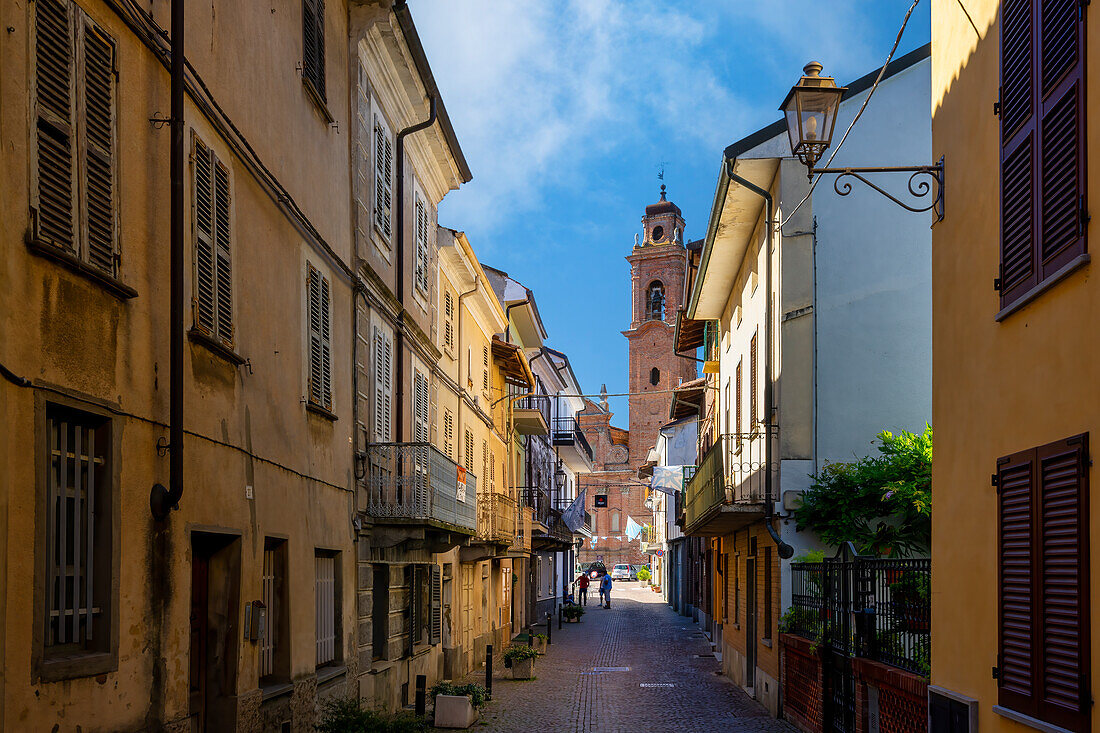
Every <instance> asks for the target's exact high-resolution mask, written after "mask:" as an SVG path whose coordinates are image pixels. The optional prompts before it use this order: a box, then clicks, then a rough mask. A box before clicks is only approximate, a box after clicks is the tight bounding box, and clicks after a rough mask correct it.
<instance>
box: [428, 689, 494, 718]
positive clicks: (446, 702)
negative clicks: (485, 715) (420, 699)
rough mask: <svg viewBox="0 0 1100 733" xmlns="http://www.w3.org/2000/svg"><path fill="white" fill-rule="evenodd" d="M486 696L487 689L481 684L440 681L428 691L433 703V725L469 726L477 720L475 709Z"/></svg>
mask: <svg viewBox="0 0 1100 733" xmlns="http://www.w3.org/2000/svg"><path fill="white" fill-rule="evenodd" d="M486 696H487V691H486V689H485V688H484V687H482V686H481V685H477V684H472V683H471V684H468V685H456V684H453V683H451V682H440V683H439V684H438V685H436V686H435V687H433V688H432V689H431V690H430V692H429V697H431V699H432V700H433V701H434V704H435V727H436V728H469V727H470V726H471V725H473V724H474V723H476V722H477V717H478V716H477V709H478V708H479V707H481V705H482V704H483V703H484V702H485V699H486Z"/></svg>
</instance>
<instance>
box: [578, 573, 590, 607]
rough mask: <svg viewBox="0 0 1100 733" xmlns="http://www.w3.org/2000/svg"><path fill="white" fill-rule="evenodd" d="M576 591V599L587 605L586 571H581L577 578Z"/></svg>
mask: <svg viewBox="0 0 1100 733" xmlns="http://www.w3.org/2000/svg"><path fill="white" fill-rule="evenodd" d="M577 591H578V595H579V596H580V598H579V599H578V600H579V601H580V602H581V604H582V605H585V606H587V605H588V573H581V575H580V577H579V578H577Z"/></svg>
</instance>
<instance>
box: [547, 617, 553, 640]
mask: <svg viewBox="0 0 1100 733" xmlns="http://www.w3.org/2000/svg"><path fill="white" fill-rule="evenodd" d="M553 619H554V617H553V616H551V615H550V614H549V613H548V614H546V646H550V645H551V644H553V643H554V634H553V631H552V630H551V628H550V622H551V621H553Z"/></svg>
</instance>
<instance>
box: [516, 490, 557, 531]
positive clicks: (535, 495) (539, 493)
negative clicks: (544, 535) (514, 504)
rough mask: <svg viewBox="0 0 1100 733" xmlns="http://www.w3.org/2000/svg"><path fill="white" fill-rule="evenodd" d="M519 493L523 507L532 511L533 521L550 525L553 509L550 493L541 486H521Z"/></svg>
mask: <svg viewBox="0 0 1100 733" xmlns="http://www.w3.org/2000/svg"><path fill="white" fill-rule="evenodd" d="M518 491H519V496H520V500H521V501H522V502H523V506H525V507H529V508H530V509H531V511H532V517H531V519H532V521H533V522H537V523H539V524H543V525H549V523H550V510H551V509H552V508H553V504H552V502H551V500H550V492H549V491H547V490H546V489H544V488H543V487H541V486H521V487H520V488H519V489H518Z"/></svg>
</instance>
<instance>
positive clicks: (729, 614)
mask: <svg viewBox="0 0 1100 733" xmlns="http://www.w3.org/2000/svg"><path fill="white" fill-rule="evenodd" d="M750 538H756V625H757V629H756V631H757V633H756V636H757V640H758V641H757V645H756V656H757V662H756V663H757V666H758V667H760V669H761V670H763V672H764V673H765V674H767V675H768V676H769V677H771V678H772V679H776V680H777V679H779V645H778V643H776V642H777V640H778V638H779V616H780V613H781V608H780V606H781V604H780V597H781V595H782V594H781V593H780V585H779V584H780V582H781V579H782V576H781V574H780V572H779V556H778V555H777V554H776V551H775V544H774V542H773V541H772V538H771V537H770V536H769V535H768V533H767V530H766V529H765V528H764V527H763V525H759V524H758V525H753V526H750V527H748V528H746V529H744V530H740V531H738V532H736V533H735V534H732V535H726V536H725V537H722V538H721V542H720V547H719V548H716V549H717V550H719V551H717V552H716V553H715V556H716V557H717V558H718V559H717V563H721V566H720V567H715V568H713V569H712V577H713V578H715V580H716V584H715V585H716V593H715V599H714V613H715V619H716V620H717V621H718V622H720V623H722V624H723V628H722V639H723V641H725V643H727V644H729V645H730V646H732V647H733V648H734V649H736V650H737V651H738V652H740V653H741V654H742V655H744V654H746V652H747V649H748V639H747V638H746V636H745V634H746V631H747V626H748V624H747V622H748V608H747V604H748V578H747V577H746V575H745V574H746V570H747V567H748V565H747V560H748V559H749V542H750ZM767 548H771V565H770V566H769V565H767V564H766V562H765V559H766V557H767V554H768V553H767ZM727 555H728V557H729V560H728V566H729V571H728V572H724V571H725V569H726V559H725V556H727ZM719 571H722V572H719ZM769 572H770V573H771V605H770V606H767V607H766V606H765V593H764V586H765V576H766V575H767V574H768V573H769ZM723 607H724V608H723ZM769 622H770V626H771V637H770V638H771V640H772V646H771V647H768V646H766V645H765V644H764V643H763V642H762V641H761V640H762V639H763V638H764V634H765V631H766V629H767V626H768V624H769Z"/></svg>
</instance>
